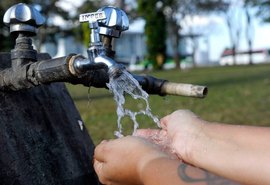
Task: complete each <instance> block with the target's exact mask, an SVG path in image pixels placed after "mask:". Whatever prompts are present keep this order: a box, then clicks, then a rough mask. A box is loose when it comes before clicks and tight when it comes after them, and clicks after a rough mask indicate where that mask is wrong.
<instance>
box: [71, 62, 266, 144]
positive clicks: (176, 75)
mask: <svg viewBox="0 0 270 185" xmlns="http://www.w3.org/2000/svg"><path fill="white" fill-rule="evenodd" d="M149 75H153V76H155V77H157V78H163V79H167V80H169V81H172V82H181V83H193V84H198V85H206V86H208V89H209V92H208V96H207V97H206V98H205V99H195V98H186V97H177V96H166V97H160V96H157V95H152V96H150V99H149V102H150V106H151V108H152V112H153V113H154V114H155V115H157V116H158V117H160V118H161V117H163V116H165V115H167V114H169V113H171V112H173V111H175V110H177V109H190V110H192V111H193V112H195V113H196V114H197V115H199V116H200V117H202V118H203V119H206V120H209V121H216V122H225V123H230V124H248V125H263V126H268V125H269V126H270V119H269V118H270V110H269V107H270V65H253V66H232V67H213V68H195V69H190V70H188V71H180V70H170V71H159V72H151V73H149ZM67 87H68V89H69V91H70V94H71V96H72V97H73V99H74V101H75V104H76V106H77V108H78V110H79V112H80V113H81V116H82V119H83V120H84V122H85V124H86V126H87V128H88V131H89V132H90V134H91V137H92V138H93V140H94V142H95V143H98V142H100V141H101V140H102V139H110V138H114V136H113V132H114V130H116V129H117V127H116V120H117V116H116V106H115V102H114V100H113V98H112V95H111V94H110V92H108V90H106V89H96V88H94V87H92V88H91V89H90V93H88V90H89V88H87V87H83V86H80V85H77V86H73V85H69V84H68V85H67ZM143 106H144V103H143V102H137V101H133V100H132V99H131V98H129V97H127V107H132V108H134V109H140V108H141V107H143ZM139 122H140V127H141V128H148V127H153V126H154V123H153V122H152V121H151V120H150V119H149V118H145V117H140V118H139ZM123 124H124V128H125V130H128V131H127V132H126V134H128V133H130V130H131V128H132V127H131V126H132V124H131V122H130V121H129V120H128V119H125V120H124V122H123Z"/></svg>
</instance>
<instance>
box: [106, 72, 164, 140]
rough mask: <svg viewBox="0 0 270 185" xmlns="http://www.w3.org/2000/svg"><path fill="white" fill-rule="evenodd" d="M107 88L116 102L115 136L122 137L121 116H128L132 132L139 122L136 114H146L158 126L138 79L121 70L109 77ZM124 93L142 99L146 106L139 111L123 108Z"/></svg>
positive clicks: (157, 120)
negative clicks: (131, 124)
mask: <svg viewBox="0 0 270 185" xmlns="http://www.w3.org/2000/svg"><path fill="white" fill-rule="evenodd" d="M107 86H108V88H109V89H110V91H111V92H112V93H113V95H114V100H115V102H116V104H117V110H116V112H117V116H118V118H117V126H118V131H115V136H116V137H118V138H119V137H123V133H122V132H123V128H122V124H121V120H122V118H123V117H125V116H128V117H129V118H130V119H131V120H132V121H133V123H134V125H133V133H135V132H136V130H137V128H138V127H139V123H138V121H137V119H136V116H137V115H146V116H148V117H150V118H151V119H152V120H153V121H154V122H155V123H156V124H157V126H158V127H159V126H160V125H159V119H158V118H157V117H156V116H155V115H153V114H152V112H151V108H150V106H149V102H148V97H149V95H148V94H147V92H145V91H144V90H143V89H142V88H141V86H140V84H139V83H138V81H137V80H136V79H135V78H134V77H133V76H132V75H131V74H130V73H128V72H127V71H126V70H123V71H122V73H121V75H120V76H118V77H111V78H110V81H109V83H108V84H107ZM125 94H129V95H130V96H131V97H132V98H134V99H136V100H139V99H141V100H143V101H145V103H146V107H145V108H144V109H141V110H139V111H131V110H129V109H127V108H124V104H125Z"/></svg>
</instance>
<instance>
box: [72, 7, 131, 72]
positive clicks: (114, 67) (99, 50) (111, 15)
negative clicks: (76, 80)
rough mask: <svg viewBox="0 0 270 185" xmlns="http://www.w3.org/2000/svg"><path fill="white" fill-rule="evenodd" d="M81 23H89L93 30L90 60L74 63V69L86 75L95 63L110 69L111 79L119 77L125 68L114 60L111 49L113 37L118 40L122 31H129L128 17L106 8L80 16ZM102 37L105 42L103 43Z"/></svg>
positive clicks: (118, 11)
mask: <svg viewBox="0 0 270 185" xmlns="http://www.w3.org/2000/svg"><path fill="white" fill-rule="evenodd" d="M79 20H80V22H88V23H89V28H90V29H91V34H90V44H89V48H88V50H87V53H88V58H89V60H88V61H87V59H85V60H76V61H74V68H75V70H76V71H77V72H78V73H84V72H85V70H88V69H89V68H90V67H91V66H93V63H94V64H96V65H99V66H101V67H102V65H104V66H105V67H107V69H108V74H109V76H110V77H117V76H119V75H120V74H121V73H122V70H123V68H124V67H123V66H122V65H120V64H118V63H116V62H115V61H114V60H113V56H114V54H112V53H114V52H113V51H112V49H111V48H112V47H111V41H112V38H113V37H116V38H118V37H119V36H120V34H121V32H122V31H125V30H127V29H128V25H129V23H128V18H127V15H126V14H125V13H124V12H123V11H122V10H121V9H119V8H115V7H104V8H101V9H99V10H98V11H97V12H93V13H85V14H81V15H80V19H79ZM100 35H102V37H103V39H102V40H104V42H102V40H101V38H100Z"/></svg>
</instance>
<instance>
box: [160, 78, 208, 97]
mask: <svg viewBox="0 0 270 185" xmlns="http://www.w3.org/2000/svg"><path fill="white" fill-rule="evenodd" d="M161 93H162V94H166V95H177V96H188V97H195V98H204V97H206V95H207V93H208V89H207V87H205V86H200V85H192V84H183V83H173V82H165V83H164V84H163V85H162V87H161Z"/></svg>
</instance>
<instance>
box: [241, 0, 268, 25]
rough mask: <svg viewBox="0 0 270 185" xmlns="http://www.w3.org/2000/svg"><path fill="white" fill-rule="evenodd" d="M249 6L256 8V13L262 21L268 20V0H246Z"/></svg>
mask: <svg viewBox="0 0 270 185" xmlns="http://www.w3.org/2000/svg"><path fill="white" fill-rule="evenodd" d="M246 2H247V3H248V4H249V5H250V6H254V7H256V8H257V15H258V16H259V17H260V18H261V19H262V20H263V21H264V22H270V12H269V9H270V1H267V0H246Z"/></svg>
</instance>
